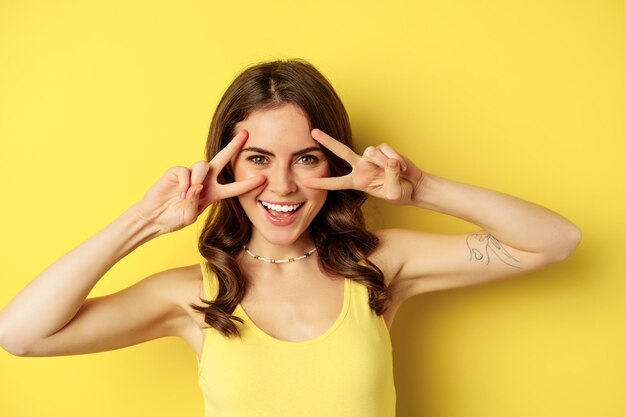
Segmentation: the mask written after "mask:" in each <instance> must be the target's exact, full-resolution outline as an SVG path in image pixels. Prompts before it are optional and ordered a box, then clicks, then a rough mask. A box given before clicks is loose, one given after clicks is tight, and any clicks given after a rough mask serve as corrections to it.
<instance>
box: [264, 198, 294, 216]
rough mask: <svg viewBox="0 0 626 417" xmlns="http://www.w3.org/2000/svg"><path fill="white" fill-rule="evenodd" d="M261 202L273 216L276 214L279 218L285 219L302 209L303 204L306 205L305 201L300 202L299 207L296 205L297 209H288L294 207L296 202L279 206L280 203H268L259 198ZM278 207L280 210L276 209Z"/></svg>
mask: <svg viewBox="0 0 626 417" xmlns="http://www.w3.org/2000/svg"><path fill="white" fill-rule="evenodd" d="M259 204H260V205H261V206H262V207H263V208H264V209H265V211H267V212H268V213H270V214H271V215H272V216H274V217H275V218H277V219H284V218H286V217H290V216H292V215H293V214H294V213H296V212H297V211H298V210H300V209H301V208H302V206H303V205H304V203H298V204H297V207H295V210H294V209H292V210H288V208H293V207H294V206H296V205H295V204H294V205H290V206H278V205H274V204H269V203H266V202H264V201H261V200H259ZM276 208H278V210H275V209H276Z"/></svg>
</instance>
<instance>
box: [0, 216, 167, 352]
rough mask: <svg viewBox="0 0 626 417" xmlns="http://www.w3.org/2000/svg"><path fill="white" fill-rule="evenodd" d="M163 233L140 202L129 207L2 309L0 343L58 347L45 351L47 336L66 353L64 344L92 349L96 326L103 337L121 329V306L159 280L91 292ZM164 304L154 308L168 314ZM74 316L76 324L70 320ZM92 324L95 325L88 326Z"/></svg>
mask: <svg viewBox="0 0 626 417" xmlns="http://www.w3.org/2000/svg"><path fill="white" fill-rule="evenodd" d="M159 234H160V232H159V231H158V229H157V228H156V227H155V226H154V225H153V224H151V223H149V222H146V221H144V220H142V219H141V218H139V217H138V216H137V215H136V214H135V206H133V207H131V208H130V209H128V210H126V211H125V212H124V213H123V214H122V215H121V216H120V217H118V218H117V219H115V220H114V221H113V222H112V223H110V224H109V225H107V226H106V227H105V228H104V229H103V230H101V231H100V232H98V233H97V234H96V235H94V236H92V237H91V238H89V239H88V240H86V241H85V242H83V243H82V244H81V245H79V246H78V247H76V248H75V249H73V250H72V251H70V252H69V253H67V254H66V255H65V256H63V257H62V258H60V259H59V260H58V261H56V262H55V263H53V264H52V265H50V266H49V267H48V268H47V269H45V270H44V271H43V272H42V273H41V274H40V275H39V276H37V277H36V278H35V279H34V280H33V281H31V283H30V284H28V285H27V286H26V287H25V288H24V289H22V291H20V292H19V293H18V294H17V295H16V296H15V298H13V299H12V300H11V301H10V302H9V303H8V304H7V305H6V306H5V308H4V309H3V310H2V312H1V314H0V345H1V346H2V347H3V348H4V349H6V350H7V351H9V352H11V353H13V354H16V355H28V354H29V353H31V352H32V351H33V350H34V349H36V348H37V347H38V348H39V349H40V353H41V354H46V353H53V352H45V350H44V349H43V348H42V347H43V345H44V341H46V340H55V341H58V343H57V346H56V348H55V352H54V353H56V354H62V353H64V349H65V351H67V352H70V351H74V350H75V349H77V348H78V349H80V346H82V348H83V349H86V350H88V349H89V346H88V345H89V343H93V342H94V339H95V338H96V334H95V332H99V333H100V336H101V338H103V339H107V336H110V335H111V334H112V333H116V332H118V331H119V329H116V328H115V326H116V325H118V324H120V323H123V322H124V320H120V319H122V317H118V315H119V314H120V313H124V310H121V311H120V310H117V309H115V307H117V308H122V307H126V306H128V305H130V304H132V302H133V301H140V299H141V298H142V297H143V296H144V295H145V294H143V295H142V290H143V289H144V288H145V289H146V290H147V291H146V293H147V292H149V291H150V289H152V288H154V286H155V284H156V282H155V281H156V280H152V281H150V282H148V283H144V284H137V286H135V287H134V288H133V287H131V288H132V289H127V290H126V291H125V292H122V293H119V294H114V295H110V296H107V297H99V298H95V299H90V300H87V302H85V298H86V297H87V295H88V294H89V292H90V291H91V290H92V288H93V287H94V286H95V285H96V283H97V282H98V281H99V280H100V278H102V276H103V275H104V274H105V273H106V272H107V271H108V270H109V269H110V268H111V267H112V266H113V265H114V264H115V263H117V262H118V261H119V260H120V259H122V258H123V257H125V256H126V255H127V254H129V253H130V252H131V251H133V250H134V249H135V248H137V247H138V246H140V245H141V244H143V243H145V242H147V241H149V240H151V239H152V238H154V237H156V236H158V235H159ZM83 303H84V304H83ZM159 308H161V309H162V311H157V312H154V313H155V315H160V316H162V315H166V314H168V313H167V311H166V310H168V309H171V306H166V305H161V306H160V307H159ZM169 314H171V312H170V313H169ZM128 318H130V317H128ZM73 319H74V321H73V322H72V320H73ZM115 319H117V321H115ZM70 322H72V323H73V324H72V325H68V323H70ZM126 323H127V324H128V323H129V322H128V321H127V322H126ZM89 326H93V327H91V328H90V329H88V328H87V327H89ZM96 326H97V327H96ZM81 336H82V338H81ZM87 339H89V340H87ZM108 340H109V342H113V341H111V340H110V339H108ZM46 343H47V342H46ZM102 343H103V344H101V345H100V347H101V348H106V347H107V346H106V343H107V342H106V341H104V340H103V341H102ZM60 344H64V346H60ZM92 347H94V348H95V347H96V346H92Z"/></svg>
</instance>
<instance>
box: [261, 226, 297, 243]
mask: <svg viewBox="0 0 626 417" xmlns="http://www.w3.org/2000/svg"><path fill="white" fill-rule="evenodd" d="M259 232H260V234H261V236H263V239H265V240H266V241H267V242H268V243H271V244H273V245H281V246H289V245H291V244H293V243H294V242H296V241H297V240H298V239H299V238H300V236H302V233H303V232H300V233H298V232H297V231H295V230H285V231H268V230H265V231H262V230H259Z"/></svg>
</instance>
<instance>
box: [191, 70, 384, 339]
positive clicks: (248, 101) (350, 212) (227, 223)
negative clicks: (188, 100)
mask: <svg viewBox="0 0 626 417" xmlns="http://www.w3.org/2000/svg"><path fill="white" fill-rule="evenodd" d="M285 104H295V105H297V106H299V108H300V109H302V110H304V113H305V114H306V115H307V116H308V119H309V123H310V126H312V128H313V127H316V128H319V129H321V130H323V131H324V132H326V133H328V134H329V135H330V136H332V137H333V138H336V139H337V140H339V141H341V142H342V143H343V144H345V145H347V146H349V147H350V148H351V149H353V150H354V146H353V143H352V131H351V128H350V121H349V118H348V114H347V112H346V110H345V108H344V106H343V104H342V102H341V100H340V99H339V96H338V95H337V93H336V92H335V90H334V88H333V87H332V85H331V84H330V82H329V81H328V80H327V79H326V78H325V77H324V76H323V75H322V74H321V73H320V72H319V71H318V70H317V69H316V68H315V67H314V66H313V65H311V64H310V63H309V62H308V61H306V60H304V59H300V58H295V59H286V60H274V61H268V62H261V63H257V64H253V65H250V66H248V67H247V68H244V70H243V71H242V72H241V73H240V74H239V75H238V76H237V77H236V78H235V79H234V81H233V82H232V84H231V85H230V86H229V87H228V89H227V90H226V92H225V93H224V95H223V96H222V98H221V100H220V102H219V104H218V106H217V109H216V110H215V114H214V115H213V119H212V121H211V125H210V128H209V135H208V138H207V143H206V148H205V153H206V160H207V161H211V160H212V159H213V157H214V156H215V155H216V154H217V153H218V152H219V151H220V150H222V149H223V148H224V147H225V146H226V145H227V144H228V143H229V142H230V140H231V139H232V137H233V130H234V127H235V125H236V123H238V122H240V121H243V120H245V119H246V118H247V117H248V116H249V115H250V114H251V113H252V112H253V111H255V110H267V109H273V108H277V107H280V106H282V105H285ZM322 151H323V152H324V153H325V155H326V157H327V158H328V161H329V165H330V172H331V173H330V175H331V176H341V175H346V174H349V173H350V171H351V170H352V168H351V166H350V165H349V164H348V163H347V162H346V161H344V160H343V159H341V158H339V157H337V156H336V155H334V154H333V153H332V152H330V151H328V150H327V149H326V148H324V147H322ZM233 180H234V173H233V170H232V167H231V165H230V164H229V165H227V166H225V167H224V169H223V170H222V171H221V173H220V174H219V176H218V181H219V182H220V183H221V184H226V183H229V182H232V181H233ZM366 200H367V195H366V194H365V193H364V192H361V191H357V190H334V191H329V192H328V196H327V199H326V202H325V203H324V206H323V207H322V209H321V210H320V212H319V213H318V214H317V216H316V217H315V218H314V219H313V221H312V222H311V225H310V231H311V235H312V238H313V241H314V243H315V247H316V248H317V254H318V265H319V267H320V269H321V270H322V271H323V272H324V273H326V274H328V275H333V276H334V275H337V276H340V277H346V278H350V279H353V280H355V281H359V282H360V283H362V284H363V285H365V286H367V287H368V293H369V306H370V308H371V309H373V310H374V311H375V312H376V314H377V315H381V314H383V313H384V312H385V310H387V308H388V307H389V303H390V301H391V292H390V290H389V288H388V287H387V286H386V285H385V282H384V277H383V273H382V271H381V270H380V268H378V267H377V266H376V265H375V264H374V263H372V262H371V261H369V260H368V259H367V256H368V255H369V254H370V253H372V251H374V249H376V248H377V247H378V245H379V239H378V237H377V236H376V235H375V234H373V233H371V232H369V231H368V230H367V229H366V226H365V218H364V216H363V212H362V210H361V206H362V205H363V203H365V201H366ZM251 235H252V225H251V222H250V219H248V217H247V215H246V214H245V212H244V211H243V208H242V207H241V205H240V203H239V201H238V199H237V198H236V197H231V198H227V199H224V200H220V201H217V202H215V203H214V204H213V205H212V206H211V207H210V210H209V214H208V217H207V219H206V222H205V224H204V227H203V229H202V232H201V234H200V238H199V242H198V249H199V251H200V253H201V254H202V256H203V257H204V258H205V259H206V262H207V264H206V266H207V268H208V269H210V270H211V271H212V272H213V273H214V274H215V275H216V276H217V279H218V282H219V289H218V291H217V296H216V298H215V299H214V300H205V299H203V298H202V297H200V300H201V301H202V302H203V303H205V304H207V306H200V305H196V304H194V303H191V304H190V306H191V307H192V308H193V309H194V310H195V311H198V312H202V313H204V321H205V323H207V324H208V325H209V326H210V327H213V328H215V329H216V330H217V331H219V332H220V333H221V334H222V335H224V336H227V337H230V336H233V335H236V336H239V337H241V334H240V332H239V330H238V328H237V326H236V325H235V323H234V322H235V321H238V322H240V323H244V320H243V319H242V318H240V317H237V316H235V315H233V314H232V313H233V311H234V310H235V308H236V307H237V305H238V304H239V302H240V301H241V300H242V299H243V297H244V294H245V291H246V287H247V281H246V279H245V276H244V275H243V274H242V271H241V270H240V268H239V265H238V263H237V261H236V258H237V257H238V255H239V254H240V253H241V251H242V250H243V245H244V244H245V243H247V242H248V240H249V239H250V237H251ZM361 260H362V261H363V263H362V264H361V263H359V261H361ZM207 297H208V294H207Z"/></svg>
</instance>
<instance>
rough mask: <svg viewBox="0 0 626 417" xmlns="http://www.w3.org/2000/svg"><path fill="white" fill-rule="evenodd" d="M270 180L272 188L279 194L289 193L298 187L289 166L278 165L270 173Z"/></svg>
mask: <svg viewBox="0 0 626 417" xmlns="http://www.w3.org/2000/svg"><path fill="white" fill-rule="evenodd" d="M268 182H269V188H270V190H271V191H272V192H273V193H275V194H277V195H287V194H289V193H293V192H295V191H297V189H298V186H297V185H296V182H295V181H294V178H293V173H292V172H291V170H290V169H289V168H284V167H276V169H273V170H272V172H271V173H270V175H269V177H268Z"/></svg>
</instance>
